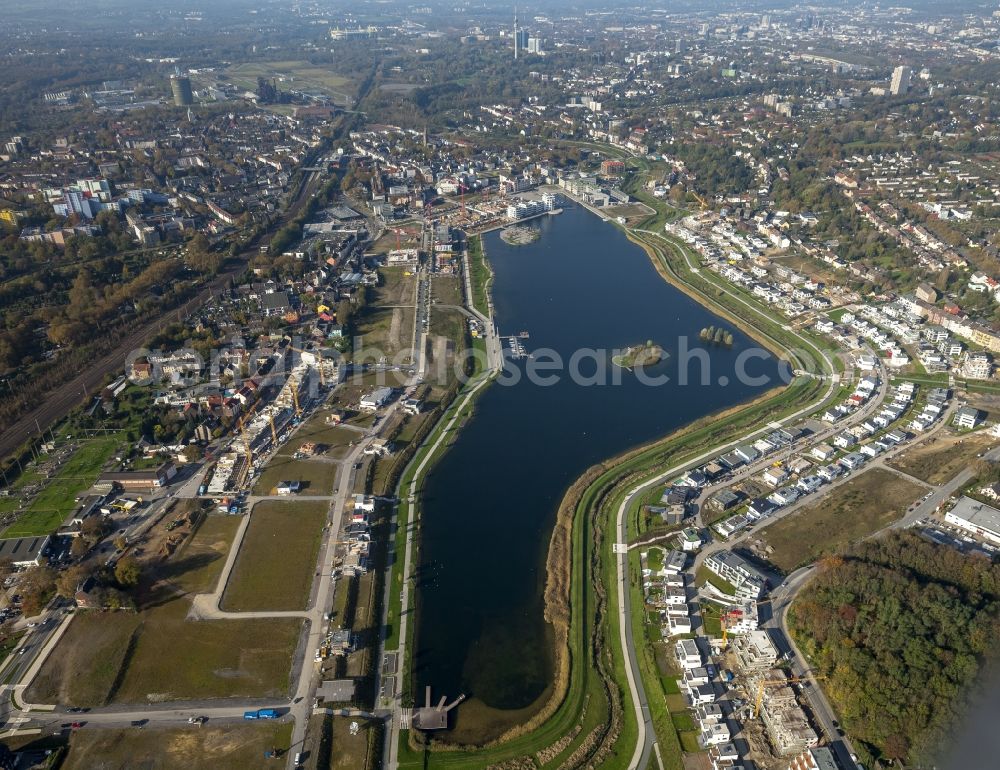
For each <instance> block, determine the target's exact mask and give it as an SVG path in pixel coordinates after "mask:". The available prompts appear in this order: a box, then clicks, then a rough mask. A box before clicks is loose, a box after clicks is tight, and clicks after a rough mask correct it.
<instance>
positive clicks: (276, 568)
mask: <svg viewBox="0 0 1000 770" xmlns="http://www.w3.org/2000/svg"><path fill="white" fill-rule="evenodd" d="M328 507H329V505H328V503H326V502H325V501H315V500H311V501H304V502H294V501H289V502H287V503H286V502H279V501H273V500H268V501H266V502H262V503H257V505H255V506H254V509H253V511H252V513H251V519H250V526H249V528H248V529H247V532H246V535H245V536H244V538H243V545H242V546H241V548H240V553H239V556H238V557H237V559H236V564H235V565H234V567H233V572H232V575H230V577H229V582H228V584H227V585H226V592H225V594H223V597H222V608H223V609H224V610H227V611H229V612H249V611H263V610H304V609H305V608H306V605H307V603H308V601H309V590H310V588H311V587H312V582H313V577H314V575H315V573H316V559H317V557H318V555H319V547H320V542H321V541H322V538H323V527H324V525H325V524H326V517H327V510H328Z"/></svg>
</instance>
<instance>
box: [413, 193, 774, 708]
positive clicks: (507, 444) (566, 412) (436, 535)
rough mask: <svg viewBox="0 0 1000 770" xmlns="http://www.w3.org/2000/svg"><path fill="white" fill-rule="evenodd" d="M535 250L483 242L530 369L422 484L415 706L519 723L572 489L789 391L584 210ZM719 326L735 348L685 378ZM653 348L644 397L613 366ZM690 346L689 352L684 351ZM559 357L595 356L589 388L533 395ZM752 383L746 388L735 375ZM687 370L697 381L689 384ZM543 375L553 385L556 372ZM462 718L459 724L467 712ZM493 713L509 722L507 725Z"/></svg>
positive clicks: (523, 367)
mask: <svg viewBox="0 0 1000 770" xmlns="http://www.w3.org/2000/svg"><path fill="white" fill-rule="evenodd" d="M536 223H537V226H538V227H540V229H541V231H542V233H541V238H540V239H539V240H537V241H535V242H534V243H531V244H529V245H526V246H509V245H507V244H505V243H504V242H503V241H502V240H501V239H500V237H499V234H498V233H496V232H494V233H491V234H489V235H487V236H486V237H485V239H484V240H485V247H486V254H487V257H488V259H489V260H490V263H491V265H492V267H493V270H494V272H495V280H494V283H493V286H492V293H493V299H494V307H495V315H496V322H497V327H498V328H499V330H500V332H501V334H503V335H513V334H518V333H520V332H521V331H527V332H528V333H529V334H530V338H528V339H526V340H524V344H525V347H526V348H527V350H528V351H529V352H533V353H534V354H535V355H536V356H539V357H538V358H535V359H521V360H519V361H511V362H509V363H508V367H509V368H510V370H511V373H509V374H506V375H505V376H504V377H503V379H504V380H505V381H510V380H513V379H514V377H515V376H516V375H521V377H520V380H519V381H518V382H516V383H515V384H501V383H494V384H492V385H490V386H489V387H488V388H487V389H486V390H485V392H484V393H483V394H482V395H481V396H480V398H479V399H478V401H477V402H476V407H475V413H474V415H473V416H472V418H471V419H470V420H468V422H467V423H466V424H465V425H464V427H463V428H462V430H461V433H460V434H459V436H458V439H457V441H456V443H455V444H454V445H453V446H452V447H451V449H450V450H449V451H448V452H447V454H445V455H444V456H443V457H442V458H441V459H440V461H439V463H438V464H437V465H436V466H435V467H434V469H433V470H432V471H431V473H430V475H429V476H428V478H427V479H426V482H425V484H424V487H423V488H424V494H423V500H422V528H421V533H420V537H421V546H420V562H419V567H418V569H419V578H418V590H417V627H416V656H415V658H414V662H415V670H414V677H415V678H414V682H415V684H416V685H417V689H416V690H415V692H417V693H419V694H420V698H419V700H421V701H422V698H423V688H424V686H425V685H431V686H433V688H434V693H435V695H434V697H435V700H436V699H437V698H438V697H440V696H441V695H448V696H449V697H454V696H457V695H458V694H459V693H466V694H467V695H468V696H469V697H470V698H472V699H474V700H475V701H479V704H478V705H477V706H476V709H477V710H478V712H479V713H481V712H482V711H483V707H488V709H495V710H500V711H507V710H517V709H525V708H528V707H530V706H532V704H534V703H535V702H536V701H537V700H538V698H539V697H540V696H541V695H542V694H543V693H544V692H545V690H546V688H547V687H548V686H549V684H550V677H551V654H550V651H549V647H550V644H549V642H548V641H547V624H546V623H545V621H544V619H543V617H542V610H543V601H542V599H543V589H544V581H545V558H546V553H547V548H548V542H549V537H550V534H551V529H552V525H553V522H554V519H555V514H556V510H557V508H558V506H559V503H560V501H561V500H562V497H563V495H564V494H565V491H566V489H567V488H568V487H569V486H570V485H571V484H572V483H573V482H574V481H575V480H576V478H577V477H579V476H580V474H581V473H582V472H583V471H585V470H586V469H587V468H588V467H589V466H591V465H593V464H595V463H598V462H600V461H602V460H606V459H608V458H610V457H613V456H615V455H617V454H619V453H621V452H623V451H625V450H627V449H630V448H632V447H635V446H637V445H641V444H645V443H648V442H650V441H653V440H655V439H659V438H661V437H663V436H665V435H666V434H668V433H670V432H671V431H672V430H674V429H676V428H679V427H681V426H683V425H685V424H688V423H690V422H693V421H694V420H697V419H698V418H700V417H702V416H704V415H707V414H710V413H712V412H716V411H719V410H722V409H725V408H727V407H731V406H733V405H734V404H738V403H741V402H744V401H747V400H749V399H751V398H753V397H754V396H755V395H757V394H759V393H761V392H762V391H764V390H766V389H768V388H770V387H773V386H774V385H776V384H779V375H778V362H777V360H776V359H775V358H773V357H772V356H771V355H770V354H768V353H766V351H761V350H760V349H759V346H758V345H757V343H755V342H754V341H753V340H752V339H750V338H749V337H747V336H745V335H744V334H742V333H740V332H739V331H738V330H737V329H736V328H735V327H733V326H732V325H731V324H728V323H726V322H725V321H723V320H722V319H720V318H719V317H718V316H716V315H714V314H713V313H711V312H710V311H708V310H706V309H705V308H703V307H702V306H701V305H699V304H698V303H697V302H695V301H694V300H692V299H690V298H689V297H688V296H687V295H685V294H684V293H683V292H681V291H679V290H678V289H676V288H674V287H673V286H671V285H670V284H668V283H666V282H665V281H664V280H663V279H662V278H661V277H660V275H659V274H658V273H657V272H656V270H655V268H654V267H653V265H652V263H651V262H650V259H649V257H648V256H647V254H646V253H645V251H644V250H643V249H642V248H640V247H639V246H637V245H635V244H633V243H631V242H630V241H629V240H628V239H627V238H626V237H625V235H624V234H623V233H622V232H621V231H620V230H619V229H618V228H616V227H614V226H613V225H611V224H609V223H607V222H604V221H602V220H601V219H600V218H599V217H597V216H595V215H593V214H591V213H590V212H588V211H586V210H585V209H583V208H580V207H572V206H571V207H569V208H567V209H566V210H565V211H564V212H563V213H562V214H559V215H556V216H550V217H543V218H541V219H540V220H536ZM711 325H715V326H724V327H726V328H727V329H730V330H731V331H732V333H733V336H734V338H735V339H734V343H733V345H732V347H731V348H725V347H713V348H711V352H710V354H707V355H706V354H702V355H703V358H705V359H708V360H709V363H710V371H709V377H708V381H703V380H702V377H701V371H702V370H701V366H700V365H696V366H681V360H682V356H681V352H682V350H683V349H691V348H701V347H702V343H701V342H700V341H699V339H698V335H699V332H700V330H701V329H702V328H704V327H707V326H711ZM646 340H652V341H654V342H655V343H657V344H659V345H661V346H662V347H663V348H664V349H665V350H666V351H667V352H668V354H669V357H667V358H666V359H665V360H664V361H663V362H661V363H660V364H657V365H656V366H655V367H652V369H651V372H650V374H654V375H666V376H668V377H669V378H670V381H669V382H668V383H667V384H661V385H656V386H653V385H650V384H644V383H643V382H640V381H639V379H638V378H637V377H636V376H635V375H634V374H632V373H629V372H627V371H623V370H621V369H618V368H617V367H614V366H613V365H612V364H610V351H613V350H615V349H622V348H625V347H627V346H629V345H636V344H642V343H643V342H645V341H646ZM682 346H686V347H682ZM542 349H549V350H551V351H554V352H555V353H556V354H558V355H559V356H561V357H562V358H563V359H564V360H566V361H568V360H569V359H570V358H571V356H573V354H574V352H575V351H579V350H581V349H602V350H607V351H609V353H608V356H607V362H604V363H595V362H594V360H593V358H592V357H589V356H585V357H584V361H583V363H582V364H581V365H580V366H579V370H580V372H581V373H582V374H583V375H584V377H585V378H587V379H588V380H589V381H591V382H592V381H595V380H608V381H610V380H611V379H612V378H613V377H615V376H617V377H619V378H620V380H621V383H620V384H588V383H583V384H581V383H578V382H574V381H573V378H572V377H571V376H569V374H568V370H564V371H562V372H560V373H559V374H560V375H561V376H560V377H559V381H558V382H556V383H555V384H551V385H543V384H537V383H534V382H532V381H530V379H529V378H528V377H527V376H525V375H526V372H527V369H528V367H529V366H535V365H536V364H539V363H540V362H547V361H548V360H549V359H548V357H544V356H540V352H541V351H542ZM748 351H757V352H756V354H754V355H753V356H752V360H750V361H749V363H747V364H746V366H745V370H746V373H747V374H748V375H752V376H753V377H755V378H756V379H755V380H754V381H753V382H746V383H741V382H740V381H739V379H740V378H738V377H736V376H735V375H736V371H737V364H738V363H739V362H740V361H743V360H744V359H746V358H747V355H748ZM681 371H688V372H690V373H691V376H689V377H688V378H687V380H688V384H682V382H681V379H682V378H681V376H680V375H681ZM546 374H547V375H548V374H549V373H548V372H546ZM466 708H468V705H467V704H463V705H462V706H461V707H459V709H458V712H459V716H458V719H459V720H461V719H462V716H461V714H462V711H463V709H466ZM498 713H499V712H498Z"/></svg>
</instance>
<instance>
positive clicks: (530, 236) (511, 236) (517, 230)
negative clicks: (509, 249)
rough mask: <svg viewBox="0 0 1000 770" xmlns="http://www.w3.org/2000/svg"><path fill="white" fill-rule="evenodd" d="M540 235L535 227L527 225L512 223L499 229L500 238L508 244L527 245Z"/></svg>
mask: <svg viewBox="0 0 1000 770" xmlns="http://www.w3.org/2000/svg"><path fill="white" fill-rule="evenodd" d="M541 237H542V233H541V231H540V230H539V229H538V228H537V227H528V226H527V225H512V226H511V227H505V228H504V229H503V230H501V231H500V239H501V240H502V241H503V242H504V243H506V244H509V245H510V246H527V245H528V244H529V243H534V242H535V241H537V240H538V239H539V238H541Z"/></svg>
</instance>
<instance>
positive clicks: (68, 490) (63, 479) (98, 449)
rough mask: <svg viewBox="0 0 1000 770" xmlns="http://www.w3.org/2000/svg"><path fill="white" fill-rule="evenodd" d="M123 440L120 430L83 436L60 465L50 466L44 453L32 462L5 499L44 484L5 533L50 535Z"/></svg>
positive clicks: (12, 499)
mask: <svg viewBox="0 0 1000 770" xmlns="http://www.w3.org/2000/svg"><path fill="white" fill-rule="evenodd" d="M121 441H122V437H121V436H120V435H118V434H113V435H108V436H101V437H97V438H88V439H83V440H81V441H80V444H79V446H78V448H77V449H76V450H74V452H73V454H72V455H71V456H70V457H69V459H68V460H66V461H65V462H64V463H62V464H61V465H59V466H58V467H57V468H51V467H50V466H51V465H52V463H51V461H49V460H47V458H46V456H45V455H42V456H41V457H40V458H39V460H38V461H36V463H35V465H36V466H40V467H38V468H35V467H30V466H29V468H27V469H26V472H25V474H24V475H23V476H22V477H21V479H19V481H18V482H17V483H16V484H15V485H14V489H13V492H14V496H12V497H10V498H7V500H5V501H4V502H8V501H10V502H13V501H15V500H17V499H18V495H25V494H26V493H27V491H28V490H29V489H31V488H33V487H37V486H40V487H41V489H40V490H39V491H38V492H37V494H35V496H34V498H33V499H32V501H31V503H30V504H29V505H28V506H27V507H26V508H25V509H24V511H22V512H21V513H20V514H18V515H17V519H16V521H14V522H13V523H12V524H11V525H10V526H9V527H7V528H6V529H5V530H4V532H3V536H4V537H30V536H32V535H47V534H49V533H50V532H52V531H54V530H55V529H57V528H58V527H59V525H60V524H62V523H63V521H65V520H66V518H67V517H68V516H69V514H70V513H72V512H73V509H74V508H75V507H76V498H77V497H78V496H79V495H80V494H81V493H82V492H84V491H86V490H87V489H88V488H90V486H91V485H92V484H93V483H94V482H95V481H96V480H97V477H98V475H99V474H100V472H101V469H102V468H103V467H104V464H105V463H106V462H107V461H108V460H109V459H110V458H111V456H112V455H113V454H114V453H115V450H116V449H117V448H118V447H119V446H120V445H121ZM0 510H12V509H11V508H6V509H0Z"/></svg>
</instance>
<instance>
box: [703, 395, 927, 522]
mask: <svg viewBox="0 0 1000 770" xmlns="http://www.w3.org/2000/svg"><path fill="white" fill-rule="evenodd" d="M913 387H914V386H913V384H912V383H909V382H907V383H902V384H901V386H900V387H899V388H896V389H895V390H894V393H893V400H892V401H891V402H890V403H887V404H886V405H885V406H883V408H882V410H881V411H880V412H879V413H878V414H876V415H874V416H872V417H869V418H868V419H867V420H865V421H864V422H862V423H859V424H858V425H855V426H852V427H851V428H849V429H847V430H844V431H843V432H841V433H839V434H837V435H836V436H835V437H834V438H833V439H832V440H831V442H830V443H826V442H823V443H820V444H817V445H815V446H813V447H812V448H811V449H810V450H809V453H808V454H809V458H811V459H807V458H806V457H805V456H802V457H798V458H795V459H792V460H789V461H788V462H787V463H781V464H775V465H773V466H771V467H770V468H767V469H766V470H765V471H764V472H763V473H762V474H761V476H760V479H761V481H763V482H764V483H765V484H767V485H768V486H770V487H772V488H774V491H773V492H771V493H770V494H769V495H767V496H765V497H759V498H755V499H752V500H750V501H749V502H748V503H747V506H746V509H745V510H744V511H743V512H741V513H737V514H736V515H734V516H730V517H729V518H727V519H724V520H722V521H720V522H719V523H717V524H715V525H714V527H713V528H714V529H715V531H716V532H717V533H718V534H719V535H721V536H722V537H731V536H732V535H734V534H736V533H737V532H740V531H742V530H743V529H746V528H747V527H749V526H752V525H753V524H756V523H757V522H759V521H762V520H763V519H766V518H768V517H770V516H772V515H773V514H775V513H776V512H778V511H780V510H781V509H782V508H785V507H787V506H789V505H791V504H793V503H795V502H797V501H799V500H800V499H801V498H803V497H807V496H809V495H812V494H815V493H816V492H818V491H819V490H820V489H821V488H822V487H823V486H824V485H826V484H830V483H832V482H833V481H834V480H835V479H837V478H839V477H841V476H844V475H847V474H850V473H853V472H854V471H856V470H858V469H860V468H861V467H862V466H864V465H865V464H866V463H867V462H868V461H869V460H872V459H874V458H875V457H878V456H880V455H882V454H884V453H885V452H887V451H889V450H890V449H891V448H893V447H895V446H897V445H899V444H902V443H903V442H905V441H907V440H909V438H910V434H909V433H907V432H906V431H904V430H901V429H898V428H897V429H892V430H890V429H889V428H890V427H891V425H892V423H893V422H895V421H897V420H898V419H899V418H900V417H901V416H902V415H903V413H904V412H905V411H906V409H907V408H908V405H909V403H910V402H911V401H912V399H913ZM876 434H878V435H877V437H876V438H872V437H873V436H876ZM869 438H871V440H869V441H866V439H869ZM831 444H832V445H831ZM841 452H844V454H843V456H841V457H839V458H838V457H837V456H838V454H840V453H841ZM813 461H816V462H817V463H821V464H816V465H814V464H813ZM793 476H794V477H796V478H794V479H793V478H792V477H793ZM727 492H728V493H729V495H725V493H727ZM720 496H722V497H723V501H722V502H721V503H714V506H715V507H717V508H718V507H722V509H726V508H727V507H733V506H734V505H735V504H736V502H738V500H737V501H733V499H734V498H735V497H736V494H735V493H734V492H733V491H732V490H721V491H720V492H718V493H716V495H714V496H713V500H716V499H718V498H719V497H720ZM731 501H732V502H731Z"/></svg>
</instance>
